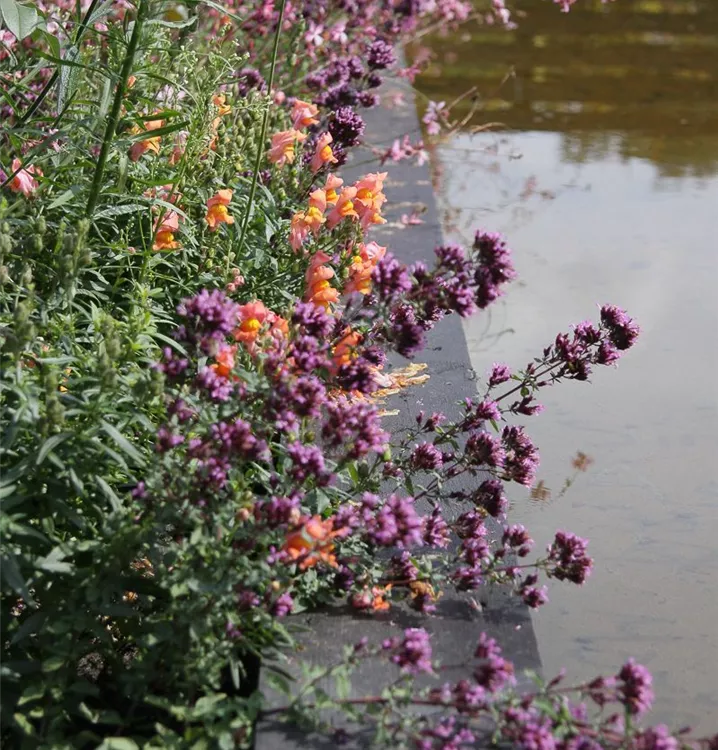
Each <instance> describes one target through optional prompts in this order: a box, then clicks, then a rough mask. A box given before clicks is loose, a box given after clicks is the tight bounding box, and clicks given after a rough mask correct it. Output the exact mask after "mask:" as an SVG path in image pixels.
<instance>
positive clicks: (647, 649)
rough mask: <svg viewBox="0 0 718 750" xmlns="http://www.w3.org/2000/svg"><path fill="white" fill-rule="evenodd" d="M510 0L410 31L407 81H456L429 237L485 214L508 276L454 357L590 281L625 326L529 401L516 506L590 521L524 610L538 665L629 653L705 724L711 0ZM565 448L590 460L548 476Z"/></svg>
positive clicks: (530, 348)
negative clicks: (532, 411) (590, 562)
mask: <svg viewBox="0 0 718 750" xmlns="http://www.w3.org/2000/svg"><path fill="white" fill-rule="evenodd" d="M519 11H520V13H519V14H518V15H516V16H515V18H516V20H517V22H518V28H517V29H516V30H514V31H507V30H505V29H501V28H496V27H493V28H492V27H489V26H487V25H486V24H482V23H476V22H469V23H468V24H466V25H465V26H464V27H463V28H462V29H461V30H460V31H459V32H458V33H456V34H452V35H439V36H435V37H432V38H427V39H423V40H421V41H420V42H419V43H418V44H420V45H422V46H424V47H428V48H429V49H430V50H431V51H432V53H433V55H434V57H433V60H432V63H431V65H430V66H429V68H428V70H427V72H426V73H425V74H424V75H422V76H421V77H420V78H418V79H417V82H416V84H417V88H418V89H419V91H420V92H422V93H423V94H424V95H425V96H426V97H427V98H428V99H433V100H435V101H445V102H447V103H450V102H451V101H452V100H453V99H455V98H456V97H458V96H459V95H461V94H463V93H464V92H466V91H467V90H469V89H471V88H472V87H475V96H473V97H467V98H465V99H464V100H462V101H461V102H460V103H459V105H458V106H457V107H456V108H455V109H454V111H453V113H452V114H453V117H454V118H456V119H464V118H465V119H466V120H467V121H466V123H465V125H464V127H463V128H462V130H461V131H460V132H457V133H455V134H454V135H452V136H450V137H448V138H446V139H444V140H443V141H442V142H441V144H440V145H438V146H437V147H436V148H435V149H434V153H433V154H432V156H433V157H434V158H433V166H434V169H435V178H436V184H437V187H438V194H439V200H440V207H441V210H442V214H443V220H444V226H445V229H446V236H447V239H448V240H454V241H463V242H465V243H469V242H470V241H471V237H472V235H473V231H474V229H476V228H477V227H483V228H486V229H490V230H498V231H501V232H504V233H505V234H506V235H507V236H508V239H509V244H510V245H511V246H512V248H513V249H514V252H515V261H516V265H517V268H518V271H519V273H520V277H521V279H520V281H519V282H517V283H515V284H513V285H512V288H511V289H510V291H509V292H508V294H507V296H506V297H505V298H504V300H503V301H502V302H501V304H499V305H497V306H496V307H495V308H494V309H493V310H492V312H491V313H490V314H484V315H480V316H478V317H477V318H475V319H472V320H469V321H467V323H466V326H465V330H466V336H467V339H468V341H469V347H470V350H471V356H472V359H473V366H474V368H475V369H476V370H477V372H478V373H479V375H480V376H481V375H483V374H484V373H485V372H486V370H487V369H488V367H489V366H490V364H491V363H492V362H495V361H496V362H507V363H509V364H511V365H513V366H516V367H521V366H524V365H525V364H526V363H527V362H528V361H530V359H531V358H532V357H533V356H535V355H537V354H538V353H539V351H540V348H541V347H543V346H544V345H546V344H549V343H550V342H551V341H552V340H553V338H554V336H555V334H556V333H557V332H558V331H559V330H567V329H568V326H569V324H571V323H575V322H578V321H580V320H583V319H586V318H594V319H595V318H596V316H597V312H598V311H597V305H598V304H601V303H604V302H611V303H614V304H617V305H619V306H621V307H624V308H627V309H628V311H629V313H630V314H631V315H632V316H634V317H635V318H636V319H637V320H638V321H639V323H640V324H641V326H642V330H643V333H642V336H641V338H640V340H639V343H638V344H637V346H636V347H635V349H634V350H632V351H630V352H629V353H628V354H627V355H626V357H625V359H624V361H622V362H620V364H619V366H618V369H617V370H615V371H614V370H612V369H610V368H602V369H601V371H598V372H596V373H595V375H594V377H593V378H592V380H593V383H592V384H590V385H588V384H585V383H567V384H564V385H561V386H559V387H557V388H555V389H553V390H548V391H547V392H545V393H544V394H543V398H542V399H541V400H542V401H543V403H544V404H545V406H546V411H545V412H544V414H542V415H539V416H537V417H533V418H531V419H530V420H529V422H528V428H529V430H530V434H531V435H532V436H533V437H534V439H535V440H536V441H537V442H538V444H539V446H540V447H541V448H542V458H543V465H542V468H541V470H540V473H539V478H540V479H541V480H543V482H544V483H545V484H544V485H543V486H545V487H546V488H548V489H549V490H550V492H551V496H550V497H545V498H544V499H543V500H540V499H530V498H528V497H527V496H526V494H525V493H522V492H520V491H518V492H514V493H513V497H512V501H513V503H514V506H515V510H514V513H515V518H516V520H518V521H521V522H523V523H525V524H526V525H527V526H528V527H529V529H530V530H531V531H532V532H533V534H534V536H535V538H536V539H537V542H538V544H540V545H541V546H542V547H543V546H545V545H546V544H547V543H548V542H549V541H550V539H551V538H552V535H553V533H554V531H555V530H556V529H557V528H565V529H568V530H571V531H574V532H575V533H578V534H580V535H581V536H586V537H589V538H590V540H591V544H590V551H591V553H592V554H593V556H594V557H595V560H596V568H595V571H594V574H593V575H592V576H591V578H590V579H589V581H588V583H587V584H586V585H585V587H584V588H583V589H578V588H576V587H572V586H571V585H570V584H558V585H554V586H552V587H551V590H550V596H551V603H550V604H549V605H548V606H546V607H545V608H544V609H542V610H541V611H539V612H538V613H537V614H536V615H535V617H534V622H535V627H536V631H537V636H538V639H539V646H540V651H541V655H542V658H543V661H544V667H545V671H546V674H547V675H549V676H550V675H552V674H553V673H555V672H556V671H557V670H558V669H559V668H560V667H562V666H565V667H567V668H568V671H569V675H570V676H572V677H575V678H583V677H592V676H594V675H596V674H598V673H610V672H611V671H612V670H614V668H616V667H617V666H618V665H620V664H621V663H622V661H623V660H625V659H626V658H627V657H628V656H634V657H635V658H636V659H637V660H638V661H640V662H642V663H644V664H646V665H647V666H648V667H649V668H650V669H651V671H652V672H653V674H654V679H655V686H656V692H657V695H658V697H657V702H656V708H655V711H654V713H653V714H652V716H653V717H654V718H655V719H656V720H659V721H664V722H669V723H670V724H671V725H673V726H674V727H677V726H681V725H684V724H690V725H692V726H693V727H694V728H695V729H697V730H698V731H699V732H703V733H708V732H711V731H712V732H715V731H718V544H717V543H716V538H717V536H718V474H717V468H718V385H717V384H716V377H717V373H718V2H716V0H670V1H669V0H663V1H659V0H617V2H615V3H610V4H607V5H604V4H602V3H600V2H599V1H598V0H596V1H595V2H593V0H578V2H577V4H576V5H575V6H574V8H573V10H572V11H571V13H569V14H562V13H560V12H559V11H558V8H557V6H555V5H554V4H553V3H552V2H549V1H548V0H520V2H519ZM417 51H418V47H417V48H414V49H413V50H410V53H416V52H417ZM472 99H473V101H472ZM489 122H493V123H497V122H500V123H501V126H495V127H492V128H491V129H490V130H488V131H484V132H474V131H475V130H476V127H477V126H482V125H484V124H485V123H489ZM577 451H582V452H584V453H585V454H587V455H588V456H590V457H591V459H593V464H592V465H591V467H590V468H589V470H588V471H587V472H586V473H585V474H581V475H580V476H579V477H578V478H577V480H576V482H575V484H574V485H573V486H572V487H571V488H570V489H569V490H568V491H567V492H566V493H565V494H564V495H562V494H561V490H562V487H563V484H564V481H565V478H566V477H567V476H568V475H570V474H571V473H572V471H573V470H572V467H571V459H572V457H573V456H574V455H575V454H576V452H577ZM535 494H544V493H535Z"/></svg>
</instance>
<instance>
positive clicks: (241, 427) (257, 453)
mask: <svg viewBox="0 0 718 750" xmlns="http://www.w3.org/2000/svg"><path fill="white" fill-rule="evenodd" d="M210 434H211V436H212V439H213V440H214V441H215V443H216V444H217V446H218V447H219V449H220V451H221V453H223V454H224V455H226V456H236V457H239V458H243V459H244V460H246V461H258V460H265V459H267V457H268V449H267V443H266V442H265V441H264V440H259V439H258V438H257V437H255V435H254V434H253V433H252V427H251V425H250V424H249V423H248V422H245V421H244V420H243V419H237V420H235V421H234V422H230V423H227V422H217V423H216V424H213V425H210Z"/></svg>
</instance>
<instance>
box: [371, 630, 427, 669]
mask: <svg viewBox="0 0 718 750" xmlns="http://www.w3.org/2000/svg"><path fill="white" fill-rule="evenodd" d="M382 648H384V650H386V651H393V654H392V656H391V661H393V662H394V664H398V665H399V667H400V668H401V671H402V672H406V673H408V674H414V675H417V674H421V673H422V672H428V673H429V674H433V672H434V670H433V666H432V663H431V643H429V634H428V633H427V632H426V630H424V629H423V628H407V629H406V630H405V631H404V637H403V638H402V639H399V638H391V639H388V640H386V641H384V643H383V644H382Z"/></svg>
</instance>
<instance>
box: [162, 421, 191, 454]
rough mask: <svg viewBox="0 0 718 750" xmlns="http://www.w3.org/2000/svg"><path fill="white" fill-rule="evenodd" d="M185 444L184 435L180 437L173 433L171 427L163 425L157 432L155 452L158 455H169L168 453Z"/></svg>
mask: <svg viewBox="0 0 718 750" xmlns="http://www.w3.org/2000/svg"><path fill="white" fill-rule="evenodd" d="M182 443H184V435H178V434H177V433H175V432H173V431H172V428H171V427H170V426H169V425H162V427H160V428H159V430H157V439H156V441H155V450H156V451H157V453H167V451H170V450H172V448H176V447H177V446H178V445H181V444H182Z"/></svg>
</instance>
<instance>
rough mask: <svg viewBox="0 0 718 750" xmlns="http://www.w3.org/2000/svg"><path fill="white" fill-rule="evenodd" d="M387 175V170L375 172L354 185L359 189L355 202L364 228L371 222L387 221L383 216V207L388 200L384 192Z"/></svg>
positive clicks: (382, 222)
mask: <svg viewBox="0 0 718 750" xmlns="http://www.w3.org/2000/svg"><path fill="white" fill-rule="evenodd" d="M386 175H387V173H386V172H374V173H372V174H368V175H366V177H363V178H362V179H361V180H359V182H357V183H355V185H354V187H355V188H356V190H357V194H356V198H355V201H354V202H355V204H356V210H357V212H358V214H359V217H360V219H361V225H362V228H363V229H368V228H369V225H370V224H385V223H386V219H383V218H382V216H381V207H382V206H383V205H384V203H385V202H386V196H385V195H384V192H383V190H384V180H385V179H386Z"/></svg>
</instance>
